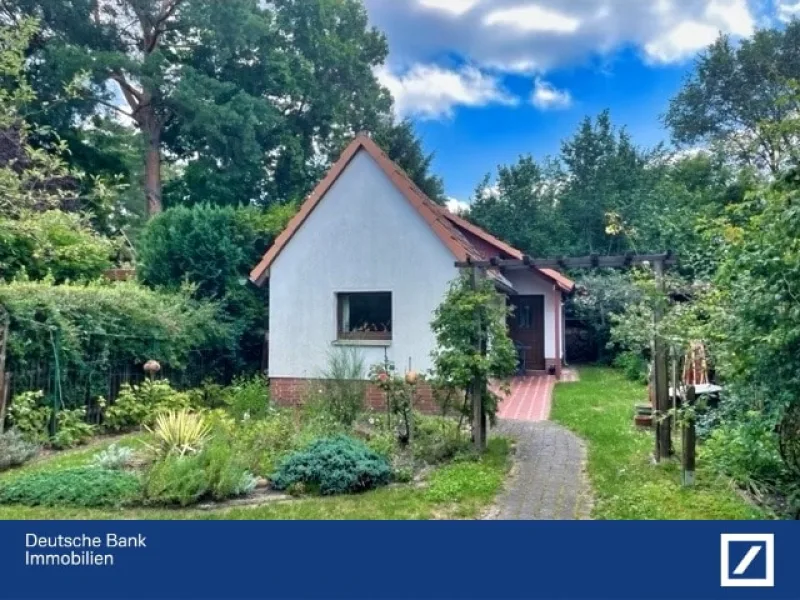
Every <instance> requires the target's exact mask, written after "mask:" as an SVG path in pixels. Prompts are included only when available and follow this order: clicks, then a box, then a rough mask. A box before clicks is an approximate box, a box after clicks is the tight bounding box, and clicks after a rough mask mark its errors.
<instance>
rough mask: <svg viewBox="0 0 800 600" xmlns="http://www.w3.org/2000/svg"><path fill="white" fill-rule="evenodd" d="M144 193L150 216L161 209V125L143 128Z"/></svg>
mask: <svg viewBox="0 0 800 600" xmlns="http://www.w3.org/2000/svg"><path fill="white" fill-rule="evenodd" d="M144 134H145V142H146V144H147V146H146V148H145V156H144V193H145V197H146V198H147V215H148V216H150V217H152V216H153V215H157V214H158V213H160V212H161V211H162V209H163V206H162V204H161V127H160V126H158V125H152V126H150V127H148V128H146V129H144Z"/></svg>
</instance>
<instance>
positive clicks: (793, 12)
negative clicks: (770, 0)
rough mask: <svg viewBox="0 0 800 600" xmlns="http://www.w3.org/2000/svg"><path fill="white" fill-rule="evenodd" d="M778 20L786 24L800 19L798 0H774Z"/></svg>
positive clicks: (799, 0) (799, 1)
mask: <svg viewBox="0 0 800 600" xmlns="http://www.w3.org/2000/svg"><path fill="white" fill-rule="evenodd" d="M776 5H777V11H778V19H780V20H781V21H783V22H784V23H788V22H789V21H791V20H792V19H793V18H796V17H800V0H776Z"/></svg>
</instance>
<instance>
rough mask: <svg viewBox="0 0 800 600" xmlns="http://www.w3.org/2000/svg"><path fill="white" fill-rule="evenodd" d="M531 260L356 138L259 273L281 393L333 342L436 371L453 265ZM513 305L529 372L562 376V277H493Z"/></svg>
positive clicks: (310, 374)
mask: <svg viewBox="0 0 800 600" xmlns="http://www.w3.org/2000/svg"><path fill="white" fill-rule="evenodd" d="M490 258H499V259H517V260H522V259H523V254H522V252H520V251H519V250H517V249H515V248H512V247H511V246H509V245H507V244H505V243H503V242H501V241H500V240H498V239H497V238H495V237H493V236H492V235H490V234H489V233H487V232H485V231H484V230H482V229H480V228H479V227H476V226H475V225H473V224H471V223H469V222H467V221H465V220H464V219H462V218H460V217H458V216H456V215H454V214H451V213H450V212H449V211H448V210H447V209H446V208H444V207H441V206H439V205H437V204H436V203H434V202H433V201H431V200H430V199H429V198H427V197H426V196H425V194H423V193H422V192H421V191H420V190H419V188H417V186H416V185H414V183H413V182H412V181H411V179H410V178H409V177H408V176H407V175H406V174H405V173H404V172H403V171H402V169H400V168H399V167H398V166H397V165H396V164H394V163H393V162H392V161H391V160H390V159H389V158H388V157H387V156H386V155H385V154H384V153H383V152H382V151H381V150H380V149H379V148H378V147H377V145H376V144H375V143H374V142H373V141H372V140H371V139H370V138H369V137H368V136H366V135H359V136H358V137H357V138H356V139H355V140H354V141H353V142H352V143H351V144H350V145H349V146H348V148H347V149H346V150H345V151H344V153H343V154H342V156H341V158H340V159H339V160H338V162H337V163H336V164H335V165H334V166H333V167H332V168H331V170H330V171H329V172H328V174H327V175H326V177H325V178H324V179H323V180H322V181H321V182H320V183H319V185H318V186H317V187H316V189H315V190H314V191H313V192H312V194H311V195H310V196H309V197H308V199H307V200H306V201H305V203H304V204H303V206H302V207H301V208H300V211H299V212H298V214H297V215H295V217H294V218H293V219H292V221H291V222H290V223H289V226H288V227H287V228H286V230H285V231H284V232H283V233H282V234H281V235H280V236H279V237H278V238H277V240H276V241H275V244H274V245H273V246H272V247H271V248H270V249H269V250H268V252H267V253H266V255H265V256H264V258H263V259H262V261H261V262H260V263H259V264H258V266H256V267H255V268H254V269H253V271H252V273H251V276H250V278H251V280H252V281H253V282H254V283H255V284H256V285H259V286H262V285H265V284H266V283H267V282H269V338H268V339H269V358H268V360H269V362H268V370H269V378H270V386H271V390H272V396H273V398H275V399H276V400H278V401H283V402H287V403H294V402H297V401H299V398H298V394H299V393H300V390H301V389H302V387H303V386H304V385H305V384H306V383H307V382H308V380H313V379H315V378H318V377H319V375H320V373H321V372H322V371H323V370H324V369H325V367H326V364H327V360H328V355H329V353H330V351H331V349H332V348H334V347H336V346H355V347H358V348H359V349H360V350H361V351H362V353H363V356H364V359H365V363H366V365H368V366H369V365H372V364H375V363H379V362H383V361H384V360H385V359H386V358H388V359H389V360H390V361H393V362H394V363H395V364H396V365H397V366H398V368H399V369H402V368H405V367H407V366H408V365H409V364H411V366H412V367H413V368H414V369H415V370H417V371H419V372H424V371H427V370H428V369H429V368H430V367H431V352H432V351H433V349H434V335H433V332H432V331H431V327H430V323H431V320H432V318H433V313H434V310H435V309H436V307H437V306H438V305H439V304H440V303H441V302H442V299H443V297H444V295H445V293H446V291H447V289H448V286H449V284H450V282H451V281H452V280H453V279H455V278H456V277H457V276H458V268H457V267H456V262H458V261H465V260H467V259H472V260H484V261H485V260H487V259H490ZM492 278H493V280H494V281H495V282H496V283H497V286H498V289H499V290H500V291H502V292H503V293H504V294H506V295H507V297H508V302H509V303H510V304H511V305H512V306H513V307H514V309H515V310H514V312H513V316H512V317H511V318H510V319H509V331H510V335H511V338H512V339H513V340H514V341H515V343H517V345H518V347H519V348H520V353H521V355H522V356H524V368H525V369H526V370H528V371H544V370H547V369H550V370H552V371H554V372H555V373H556V374H557V375H558V374H560V371H561V364H562V360H563V356H564V338H563V331H564V325H563V318H564V317H563V310H562V307H563V298H564V295H565V294H568V293H570V292H571V291H572V290H573V287H574V285H573V283H572V282H571V281H570V280H569V279H567V278H566V277H564V276H563V275H561V274H560V273H558V272H556V271H552V270H549V269H537V268H535V267H533V266H531V267H529V268H526V269H524V270H520V269H517V270H509V271H507V272H501V270H496V271H495V272H494V273H492Z"/></svg>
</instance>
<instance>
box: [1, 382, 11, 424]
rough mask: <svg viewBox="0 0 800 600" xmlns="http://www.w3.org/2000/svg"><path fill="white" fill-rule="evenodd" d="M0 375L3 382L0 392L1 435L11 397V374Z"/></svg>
mask: <svg viewBox="0 0 800 600" xmlns="http://www.w3.org/2000/svg"><path fill="white" fill-rule="evenodd" d="M0 375H2V377H0V379H2V380H3V389H2V390H0V433H3V430H4V429H5V422H6V411H7V410H8V402H9V396H11V373H2V374H0Z"/></svg>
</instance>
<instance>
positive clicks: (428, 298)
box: [269, 151, 458, 379]
mask: <svg viewBox="0 0 800 600" xmlns="http://www.w3.org/2000/svg"><path fill="white" fill-rule="evenodd" d="M269 270H270V275H269V281H270V309H269V322H270V323H269V332H270V344H269V373H270V377H272V378H301V379H306V378H312V379H313V378H315V377H320V376H321V373H322V372H323V371H324V369H325V367H326V364H327V360H328V354H329V352H330V351H331V350H332V349H333V348H334V347H336V346H337V345H346V346H357V347H358V350H359V353H360V354H361V355H362V357H363V359H364V362H365V365H366V366H367V367H369V366H370V365H372V364H375V363H380V362H383V361H384V360H385V359H386V358H388V359H389V360H391V361H394V362H395V363H396V364H398V365H403V366H405V367H407V365H408V364H409V362H410V363H411V364H412V365H413V368H415V369H418V370H420V371H424V370H426V369H428V368H430V366H431V364H430V353H431V350H432V348H433V347H434V346H435V340H434V336H433V332H432V331H431V328H430V322H431V320H432V318H433V313H434V311H435V309H436V307H437V306H438V305H439V304H440V303H441V301H442V298H443V297H444V295H445V293H446V291H447V287H448V285H449V283H450V281H452V280H453V279H454V278H455V277H456V276H457V274H458V270H457V268H456V267H455V262H454V257H453V253H452V251H451V250H450V249H449V248H448V247H447V246H446V245H445V244H443V243H442V241H441V239H440V238H439V237H438V236H437V235H436V234H435V231H434V230H433V229H432V228H431V226H430V224H429V223H428V221H427V220H426V219H425V218H424V217H423V216H422V215H421V214H420V212H419V211H418V210H417V208H416V207H415V206H413V205H412V204H411V203H410V202H409V201H408V200H407V198H405V196H404V195H403V193H402V192H401V191H400V190H398V188H397V186H396V185H394V183H393V182H392V181H391V180H390V179H389V178H388V177H387V175H386V173H385V172H384V170H383V169H382V168H381V167H380V165H379V164H378V163H377V162H376V161H375V160H374V159H373V157H372V155H371V153H369V152H366V151H358V152H356V153H355V155H354V156H353V157H351V159H350V160H349V162H348V166H347V168H346V169H343V170H342V172H341V173H340V174H339V177H338V178H337V179H336V181H335V182H334V183H332V185H331V186H330V187H329V189H328V190H327V191H326V193H325V194H324V195H323V196H322V197H321V198H320V199H319V200H318V201H317V203H316V205H315V208H314V210H313V211H311V212H309V214H307V215H306V217H305V219H304V221H303V224H302V227H298V228H297V230H296V231H295V232H294V234H293V236H292V238H291V242H290V243H286V244H285V245H284V247H283V249H282V251H281V252H280V253H278V254H277V255H276V256H275V257H274V259H273V260H272V262H271V264H270V266H269ZM364 292H371V293H390V294H391V313H392V314H391V322H392V339H391V340H389V341H387V342H386V343H381V342H369V343H352V342H347V341H343V340H338V339H337V336H338V326H337V317H338V315H337V298H338V297H339V296H340V295H342V294H358V293H364Z"/></svg>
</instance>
